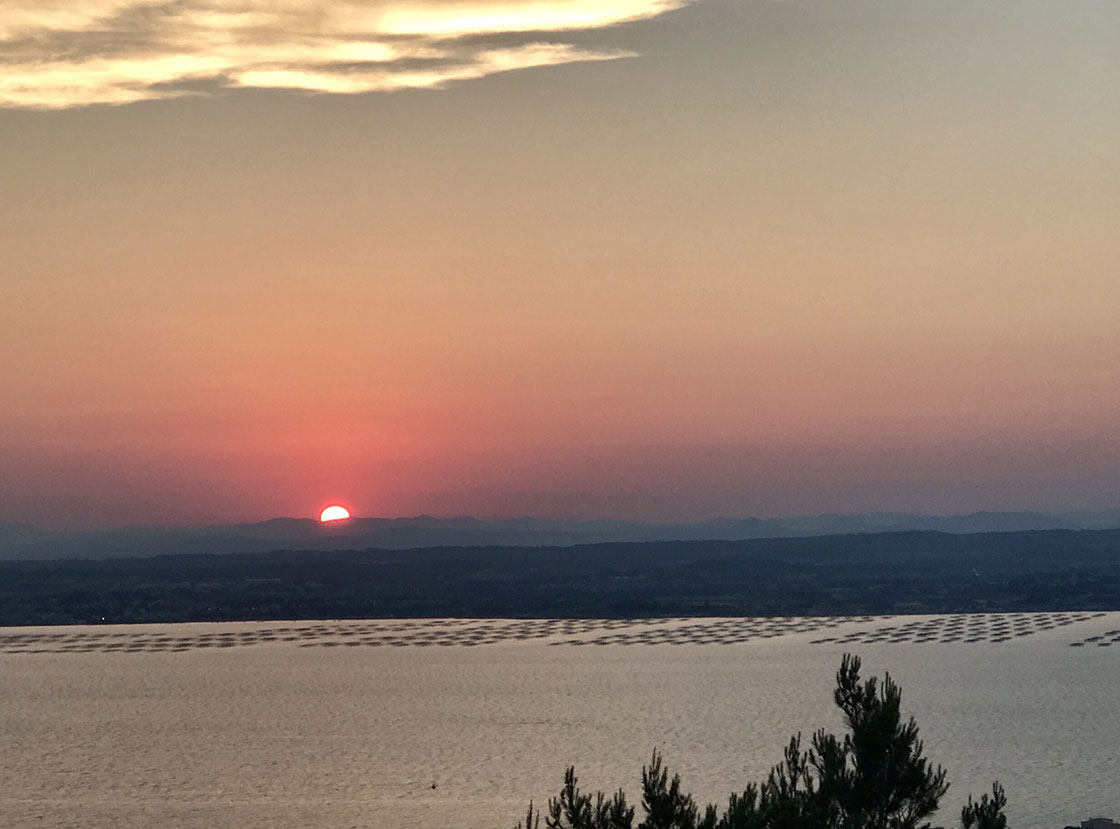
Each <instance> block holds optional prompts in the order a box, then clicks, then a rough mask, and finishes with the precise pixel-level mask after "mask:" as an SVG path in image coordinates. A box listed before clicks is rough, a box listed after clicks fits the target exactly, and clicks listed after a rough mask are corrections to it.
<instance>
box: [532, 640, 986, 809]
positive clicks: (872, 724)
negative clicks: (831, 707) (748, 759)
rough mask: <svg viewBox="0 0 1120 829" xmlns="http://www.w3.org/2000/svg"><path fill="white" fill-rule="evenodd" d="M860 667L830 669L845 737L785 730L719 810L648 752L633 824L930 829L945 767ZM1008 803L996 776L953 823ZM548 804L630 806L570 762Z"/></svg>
mask: <svg viewBox="0 0 1120 829" xmlns="http://www.w3.org/2000/svg"><path fill="white" fill-rule="evenodd" d="M859 670H860V660H859V657H856V656H852V655H850V654H846V655H845V656H844V658H843V661H842V662H841V665H840V670H839V671H838V672H837V674H836V690H835V691H834V693H833V699H834V700H835V702H836V705H837V706H838V707H839V708H840V710H841V711H842V712H843V713H844V722H845V724H846V725H847V727H848V733H847V734H845V735H844V737H843V739H841V738H839V737H837V736H836V735H834V734H829V733H827V732H825V731H824V730H823V729H822V730H820V731H817V732H816V733H815V734H814V735H813V739H812V746H811V748H809V749H808V750H803V749H802V747H801V735H800V734H799V735H797V736H795V737H793V738H792V739H791V740H790V742H789V744H788V745H787V746H786V750H785V756H784V758H783V759H782V761H781V762H780V763H778V764H777V765H776V766H774V768H773V769H771V771H770V774H769V776H768V777H767V778H766V780H765V781H763V783H762V784H761V785H758V784H754V783H751V784H749V785H748V786H747V787H746V789H744V790H743V792H742V794H733V795H731V797H730V799H729V801H728V804H727V808H726V810H724V812H723V813H722V814H720V812H719V810H718V809H717V808H716V807H715V806H710V805H709V806H707V807H706V808H705V809H704V810H703V813H702V814H701V810H700V808H699V806H698V805H697V804H696V802H695V800H694V799H693V798H692V795H690V794H688V793H686V792H684V791H683V790H682V788H681V781H680V777H679V776H678V775H673V776H672V777H670V776H669V771H668V769H667V768H665V767H664V766H663V764H662V758H661V755H660V754H659V753H658V752H656V751H655V752H654V753H653V757H652V759H651V760H650V763H649V765H648V766H645V767H644V768H643V769H642V808H643V810H644V811H645V813H646V817H645V819H644V820H643V821H642V823H640V824H639V825H638V829H929V827H930V824H929V823H928V822H927V819H928V818H929V817H930V816H932V815H933V814H934V813H935V812H936V811H937V805H938V803H939V802H940V800H941V798H942V797H943V796H944V795H945V792H946V791H948V789H949V784H948V783H947V782H946V780H945V770H944V769H942V768H941V767H940V766H936V767H934V766H933V765H931V764H930V762H929V760H927V759H926V758H925V756H924V755H923V746H922V741H921V740H919V739H918V726H917V724H916V723H915V722H914V718H913V717H910V718H909V719H908V720H906V721H905V722H904V721H903V719H902V692H901V690H900V689H899V687H898V685H896V684H895V683H894V681H893V680H891V678H890V675H889V674H888V675H886V676H884V678H883V681H882V683H880V682H879V681H878V680H877V679H875V678H871V679H869V680H867V681H866V682H861V681H860V676H859ZM1006 805H1007V798H1006V796H1005V795H1004V791H1003V787H1002V786H1000V784H999V783H995V784H994V785H993V786H992V795H991V797H989V796H988V795H986V794H985V795H983V796H982V797H981V798H980V800H979V801H977V802H973V801H972V799H971V798H969V801H968V805H967V806H965V807H964V808H963V809H962V810H961V828H962V829H1007V818H1006V816H1005V815H1004V813H1003V809H1004V807H1005V806H1006ZM548 806H549V812H548V815H547V816H546V817H545V824H546V826H547V827H548V829H631V827H632V822H633V818H634V811H635V810H634V808H633V807H630V806H627V805H626V796H625V794H624V793H623V792H622V791H619V792H617V793H616V794H615V795H614V796H613V797H612V798H610V799H609V800H608V799H607V798H605V797H604V796H603V794H602V792H600V793H598V794H597V795H596V797H595V798H594V799H592V797H591V796H590V795H587V794H584V793H582V792H580V790H579V789H578V787H577V786H576V776H575V769H574V767H569V768H568V769H567V772H566V773H565V776H564V788H563V789H561V791H560V795H559V796H558V797H556V798H553V799H550V800H549V804H548ZM540 818H541V815H540V813H539V812H537V813H534V811H533V805H532V803H530V804H529V811H528V814H527V815H526V819H525V823H524V824H518V829H539V824H540Z"/></svg>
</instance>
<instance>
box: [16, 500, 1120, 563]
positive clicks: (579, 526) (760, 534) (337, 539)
mask: <svg viewBox="0 0 1120 829" xmlns="http://www.w3.org/2000/svg"><path fill="white" fill-rule="evenodd" d="M1114 528H1120V510H1116V511H1108V512H1079V513H1054V514H1051V513H1043V512H973V513H969V514H967V515H952V516H939V515H922V514H916V513H891V512H882V513H866V514H856V515H839V514H824V515H814V516H805V517H798V518H775V519H763V518H717V519H713V520H709V521H700V522H691V523H675V524H656V523H648V522H639V521H609V520H601V521H553V520H545V519H537V518H513V519H503V520H481V519H478V518H470V517H460V518H433V517H431V516H426V515H420V516H416V517H412V518H354V519H351V520H350V521H347V522H345V523H338V524H327V525H324V524H320V523H319V522H318V521H316V520H314V519H310V518H274V519H272V520H269V521H262V522H258V523H249V524H219V525H212V526H200V527H122V528H118V529H111V530H94V531H85V532H56V531H50V530H45V529H41V528H39V527H34V526H31V525H28V524H16V523H0V560H9V561H10V560H48V559H69V558H118V557H120V558H123V557H146V556H156V555H188V554H197V553H211V554H227V553H263V552H269V551H272V550H362V549H367V548H373V547H375V548H378V549H382V550H406V549H414V548H422V547H567V546H574V545H578V544H603V543H620V542H627V543H636V542H647V541H717V540H718V541H745V540H750V539H762V538H799V537H810V536H823V535H844V534H856V533H885V532H913V531H932V532H944V533H955V534H963V533H987V532H1023V531H1028V530H1099V529H1114Z"/></svg>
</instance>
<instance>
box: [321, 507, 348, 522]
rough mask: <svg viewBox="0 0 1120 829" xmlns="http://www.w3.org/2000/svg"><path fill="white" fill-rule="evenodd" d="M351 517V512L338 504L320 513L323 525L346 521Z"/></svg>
mask: <svg viewBox="0 0 1120 829" xmlns="http://www.w3.org/2000/svg"><path fill="white" fill-rule="evenodd" d="M349 517H350V510H348V509H346V507H341V506H339V505H338V504H332V505H331V506H329V507H327V508H326V509H325V510H323V511H322V512H321V513H319V521H320V523H323V524H328V523H330V522H331V521H345V520H346V519H348V518H349Z"/></svg>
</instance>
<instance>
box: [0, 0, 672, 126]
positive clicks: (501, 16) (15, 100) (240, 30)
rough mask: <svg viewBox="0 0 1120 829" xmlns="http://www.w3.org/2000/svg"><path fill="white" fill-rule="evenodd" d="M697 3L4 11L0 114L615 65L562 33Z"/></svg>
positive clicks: (77, 3) (333, 1) (125, 1)
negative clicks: (210, 92)
mask: <svg viewBox="0 0 1120 829" xmlns="http://www.w3.org/2000/svg"><path fill="white" fill-rule="evenodd" d="M689 2H692V0H617V1H616V2H610V3H604V2H602V0H539V2H535V1H534V0H466V1H465V2H460V1H459V0H372V2H355V0H267V2H266V0H6V2H5V3H3V4H2V5H0V106H2V107H20V108H31V109H64V108H68V107H77V106H87V105H91V104H125V103H130V102H134V101H144V100H153V99H160V98H169V97H177V96H181V95H185V94H198V92H199V90H200V89H207V88H208V89H215V88H273V89H275V88H282V89H293V90H304V91H308V92H320V93H335V94H353V93H360V92H373V91H385V90H396V89H410V88H438V87H441V86H444V85H446V84H448V83H452V82H455V81H464V80H471V79H475V78H482V77H485V76H487V75H492V74H495V73H498V72H509V71H513V70H516V69H526V68H530V67H539V66H557V65H560V64H565V63H573V62H577V61H596V60H614V59H617V58H621V57H630V56H632V55H633V54H634V53H633V52H628V51H623V50H592V49H585V48H580V47H578V46H576V45H574V44H572V43H570V42H564V40H565V39H564V38H563V35H564V34H565V33H567V34H571V33H576V32H583V31H591V30H595V29H602V28H606V27H609V26H615V25H618V24H620V23H627V22H632V21H637V20H645V19H649V18H652V17H656V16H658V15H661V14H664V13H666V12H668V11H672V10H674V9H677V8H680V7H681V6H683V5H685V4H687V3H689Z"/></svg>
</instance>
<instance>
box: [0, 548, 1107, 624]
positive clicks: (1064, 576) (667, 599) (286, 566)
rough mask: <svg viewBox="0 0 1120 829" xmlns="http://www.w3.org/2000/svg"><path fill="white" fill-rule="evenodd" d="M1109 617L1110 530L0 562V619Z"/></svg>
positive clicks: (2, 621) (27, 621)
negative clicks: (1072, 613)
mask: <svg viewBox="0 0 1120 829" xmlns="http://www.w3.org/2000/svg"><path fill="white" fill-rule="evenodd" d="M1040 610H1054V611H1057V610H1120V530H1098V531H1088V530H1083V531H1070V530H1047V531H1031V532H1017V533H982V534H972V535H952V534H947V533H937V532H910V533H878V534H858V535H856V534H849V535H835V536H824V537H812V538H771V539H760V540H746V541H673V542H646V543H615V544H592V545H577V546H571V547H435V548H427V549H418V550H364V551H350V550H336V551H307V550H303V551H280V552H272V553H231V554H227V555H197V554H196V555H180V556H159V557H155V558H116V559H105V560H101V561H91V560H69V561H23V562H0V625H26V624H73V623H83V624H86V623H99V622H101V621H105V622H125V623H133V622H173V621H191V620H200V621H201V620H223V619H329V618H366V617H373V618H376V617H436V616H460V617H475V616H479V617H537V618H560V617H564V618H570V617H644V616H685V615H689V616H756V615H763V616H787V615H796V616H801V615H847V614H864V613H890V614H894V613H944V612H962V613H964V612H975V611H985V612H991V611H1007V612H1010V611H1040Z"/></svg>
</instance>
